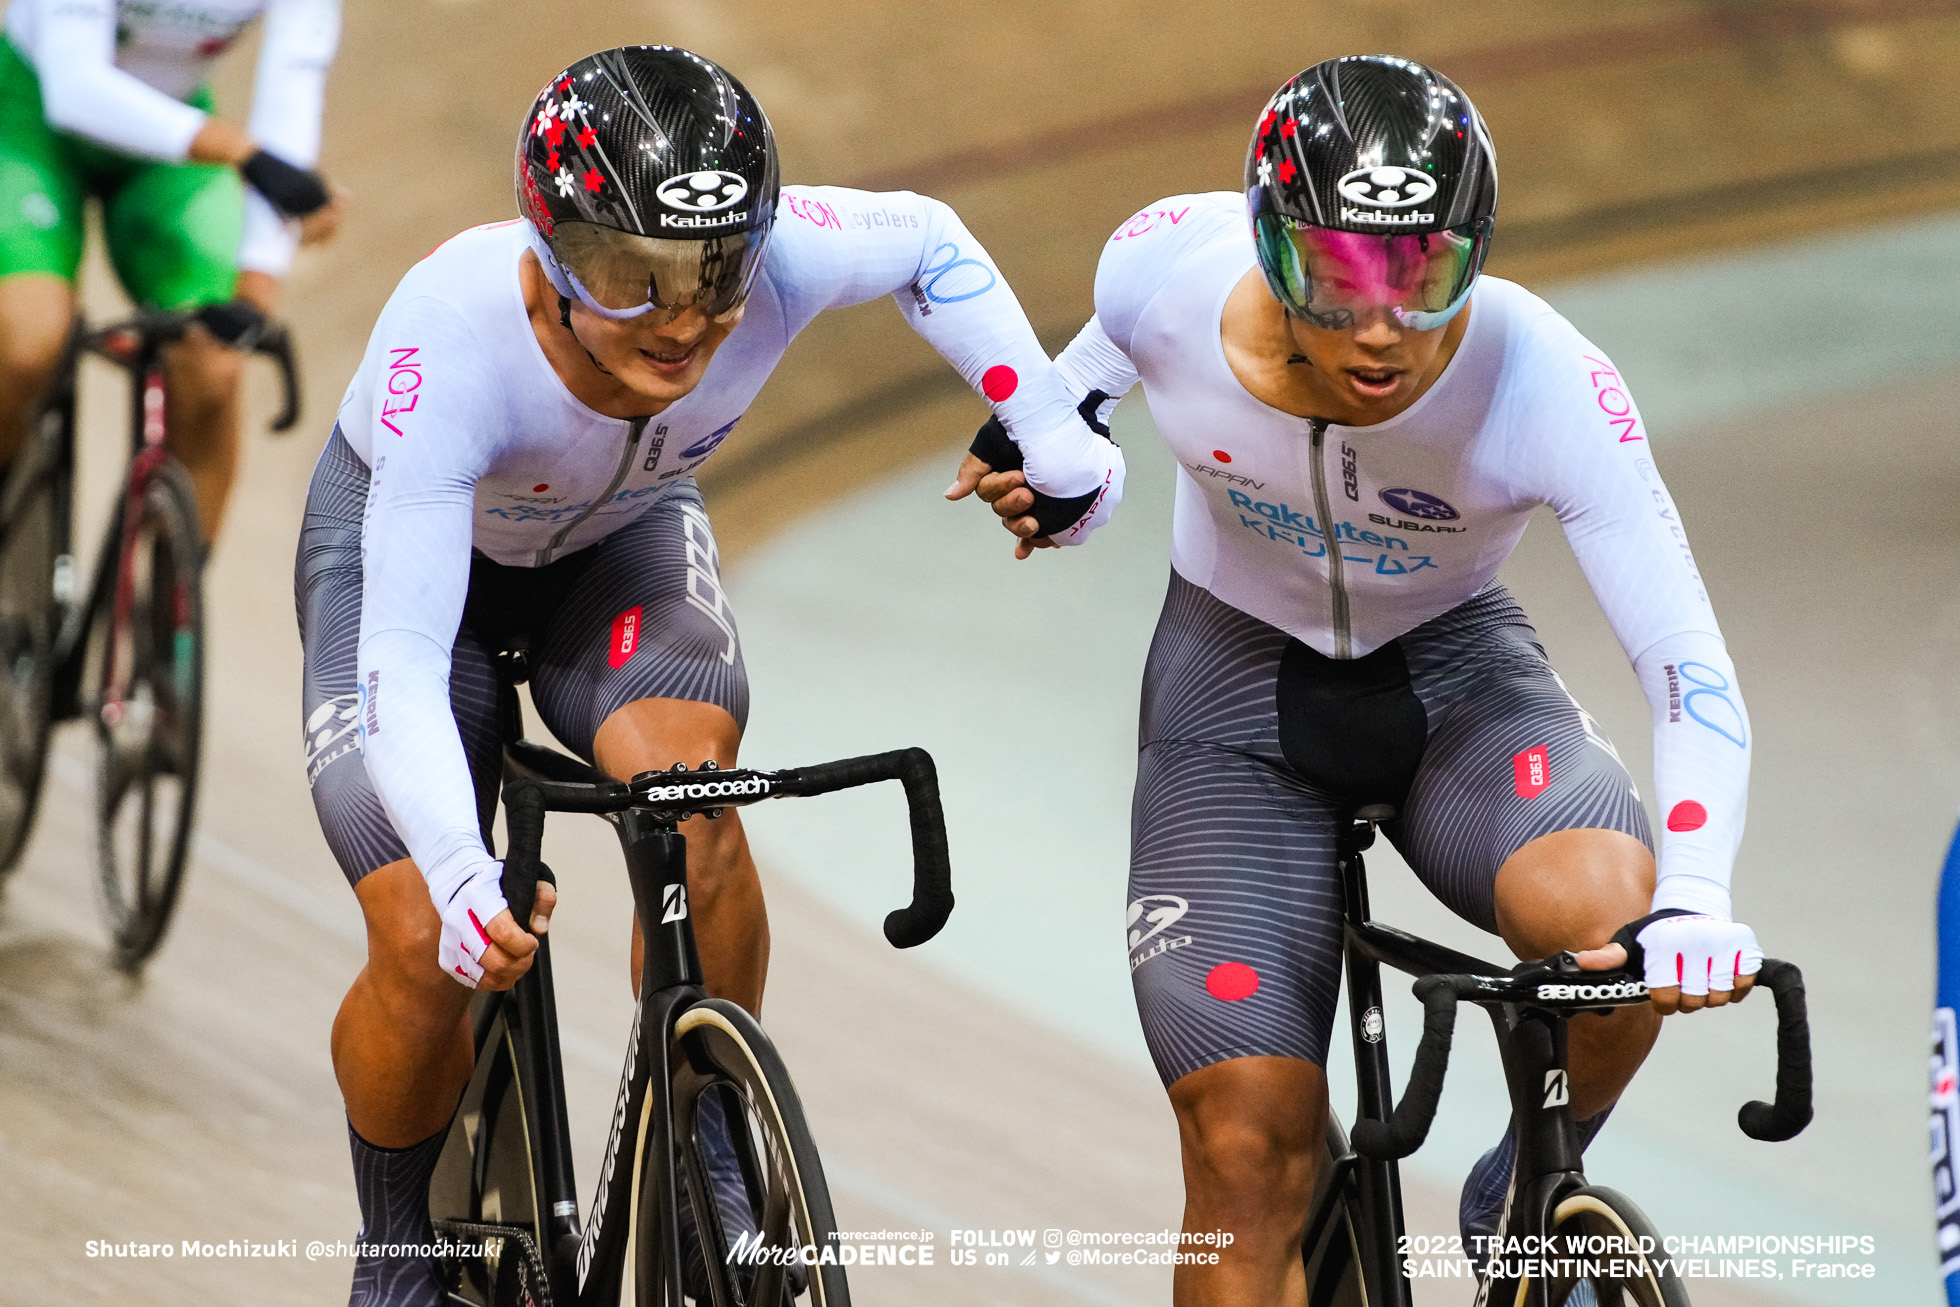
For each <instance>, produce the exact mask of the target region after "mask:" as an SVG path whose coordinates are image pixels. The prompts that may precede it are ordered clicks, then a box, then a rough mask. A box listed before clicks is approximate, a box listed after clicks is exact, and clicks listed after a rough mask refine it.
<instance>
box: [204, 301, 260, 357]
mask: <svg viewBox="0 0 1960 1307" xmlns="http://www.w3.org/2000/svg"><path fill="white" fill-rule="evenodd" d="M191 316H192V317H194V318H196V319H197V320H198V321H199V322H200V323H202V324H203V325H204V329H205V330H206V331H208V332H210V333H211V334H212V335H213V336H216V337H217V338H218V340H219V341H220V342H222V343H223V344H226V345H229V346H231V347H232V348H233V349H246V350H249V349H257V348H258V344H259V340H260V338H261V337H263V336H264V335H265V332H266V328H267V327H269V326H270V325H271V322H270V320H269V319H267V317H266V316H265V313H264V311H263V310H261V309H260V308H259V306H258V305H256V304H254V303H252V301H250V300H227V301H225V302H224V303H223V304H206V305H205V306H204V307H203V308H201V309H199V310H198V311H197V312H196V313H194V314H192V315H191Z"/></svg>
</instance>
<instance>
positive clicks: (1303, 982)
mask: <svg viewBox="0 0 1960 1307" xmlns="http://www.w3.org/2000/svg"><path fill="white" fill-rule="evenodd" d="M1335 821H1336V810H1335V808H1334V806H1333V805H1332V804H1330V803H1329V802H1327V801H1326V800H1325V799H1324V798H1323V797H1321V796H1319V795H1317V794H1315V793H1314V792H1313V791H1312V790H1311V789H1310V788H1309V787H1307V786H1306V785H1304V784H1303V783H1301V782H1300V781H1299V780H1298V779H1297V778H1296V777H1293V776H1291V775H1289V774H1287V772H1286V771H1285V770H1284V769H1283V768H1280V767H1276V766H1274V765H1273V764H1272V763H1270V762H1267V761H1265V760H1263V759H1259V758H1255V757H1253V756H1251V755H1249V754H1245V753H1241V752H1238V751H1236V750H1231V749H1222V748H1218V747H1215V746H1211V745H1202V744H1177V743H1157V744H1152V745H1150V746H1148V747H1146V748H1145V749H1144V750H1143V751H1142V753H1141V755H1140V757H1139V759H1138V766H1137V788H1136V801H1135V808H1134V815H1133V819H1132V845H1131V858H1130V905H1129V912H1128V923H1129V947H1130V979H1131V983H1132V985H1133V987H1134V988H1135V991H1136V1001H1137V1010H1138V1013H1139V1015H1140V1016H1141V1017H1142V1019H1143V1031H1144V1039H1145V1041H1146V1042H1147V1043H1148V1044H1149V1046H1150V1055H1151V1057H1152V1059H1153V1060H1154V1061H1155V1062H1156V1065H1157V1073H1158V1075H1160V1076H1161V1077H1162V1078H1163V1081H1164V1083H1165V1084H1166V1085H1169V1084H1171V1083H1172V1082H1174V1081H1176V1080H1178V1079H1179V1078H1181V1077H1183V1076H1186V1075H1188V1074H1190V1073H1191V1072H1193V1071H1195V1070H1198V1069H1199V1068H1200V1067H1205V1066H1210V1065H1211V1064H1213V1063H1216V1062H1222V1061H1225V1060H1227V1059H1229V1058H1238V1057H1259V1056H1272V1057H1292V1058H1304V1059H1306V1060H1307V1061H1310V1062H1314V1063H1320V1064H1324V1063H1325V1062H1326V1058H1327V1037H1328V1032H1329V1031H1330V1030H1331V1029H1332V1025H1333V1019H1334V1006H1335V999H1336V997H1337V995H1338V992H1339V989H1340V947H1341V934H1340V908H1341V896H1340V884H1339V881H1338V879H1337V878H1336V876H1335V871H1334V832H1335Z"/></svg>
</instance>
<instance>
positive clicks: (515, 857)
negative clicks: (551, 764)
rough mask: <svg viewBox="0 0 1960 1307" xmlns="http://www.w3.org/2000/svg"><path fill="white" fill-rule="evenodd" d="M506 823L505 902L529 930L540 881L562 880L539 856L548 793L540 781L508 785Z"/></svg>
mask: <svg viewBox="0 0 1960 1307" xmlns="http://www.w3.org/2000/svg"><path fill="white" fill-rule="evenodd" d="M504 826H505V830H506V832H507V833H508V835H509V837H510V838H509V847H508V848H506V849H505V850H504V874H503V877H502V880H501V885H502V888H503V891H504V902H505V903H507V904H509V905H510V915H511V919H512V920H514V921H515V922H516V923H517V924H518V927H519V928H520V929H523V930H527V931H528V930H529V929H531V909H532V907H533V906H535V904H536V902H537V896H538V882H539V881H541V880H542V881H545V882H547V883H548V884H553V885H555V884H557V883H558V882H557V880H556V879H554V878H553V876H552V874H551V869H550V868H549V867H547V866H545V865H544V863H542V862H540V861H539V860H538V855H539V852H540V851H541V850H542V848H543V847H544V795H543V794H542V793H540V792H539V790H538V787H537V786H536V785H534V784H532V783H531V782H529V781H517V782H514V783H512V784H510V785H507V786H505V787H504Z"/></svg>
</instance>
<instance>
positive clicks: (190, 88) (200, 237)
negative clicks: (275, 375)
mask: <svg viewBox="0 0 1960 1307" xmlns="http://www.w3.org/2000/svg"><path fill="white" fill-rule="evenodd" d="M261 13H263V14H264V15H265V18H266V23H265V32H264V37H263V41H262V45H261V52H260V55H259V68H258V81H257V85H256V88H255V90H254V92H253V97H252V117H251V126H250V130H249V131H241V130H240V129H238V128H237V127H234V126H232V125H231V124H229V123H225V122H221V121H219V120H218V119H217V118H215V117H213V116H211V110H212V96H211V89H210V87H209V86H208V85H207V84H206V81H205V79H206V77H207V76H208V75H209V73H210V70H211V65H212V63H213V62H214V61H215V60H216V59H217V57H218V56H219V55H221V54H223V53H224V51H225V49H226V48H227V47H228V46H230V45H231V43H232V42H233V41H234V40H236V39H237V37H238V34H239V32H240V30H241V29H243V28H244V26H245V25H246V24H247V23H248V22H250V21H251V20H252V19H253V18H255V17H257V16H258V15H259V14H261ZM339 39H340V3H339V0H174V2H173V3H170V4H144V3H131V2H129V0H11V2H10V3H9V4H8V6H7V16H6V32H5V36H4V37H0V465H4V464H5V463H7V462H9V461H11V459H12V458H13V455H14V451H15V450H16V449H18V448H19V446H20V442H21V440H22V439H23V438H24V436H25V434H26V424H27V421H28V419H29V417H30V416H31V414H32V412H33V408H34V405H35V402H36V401H37V400H38V399H39V397H40V395H41V392H42V390H43V388H44V387H45V386H46V384H47V382H48V378H49V376H50V374H51V373H52V372H53V370H54V368H55V366H56V364H57V363H58V362H59V360H60V357H61V352H62V347H63V345H64V344H65V343H66V341H67V338H68V332H69V328H70V326H71V324H72V322H73V320H74V315H75V274H76V270H77V269H78V268H79V267H80V265H81V259H82V236H83V201H84V199H86V198H87V197H89V196H94V197H95V198H96V199H98V200H100V201H101V204H102V227H103V231H104V233H105V234H106V236H107V238H108V246H109V259H110V262H111V263H112V264H113V265H114V267H115V270H116V276H117V277H118V279H120V280H121V282H122V285H123V289H124V290H125V291H127V292H128V294H129V297H130V298H131V299H132V300H134V301H135V302H136V303H137V304H138V305H140V306H142V307H145V308H156V309H166V310H178V311H194V312H195V313H196V314H197V318H198V324H197V325H196V326H194V327H193V328H192V329H191V332H190V334H189V335H187V336H186V337H185V338H184V339H183V340H182V341H180V342H178V343H177V344H175V345H173V346H171V347H170V349H169V351H168V354H167V356H166V357H167V362H168V366H169V369H170V384H169V391H168V394H169V402H170V412H169V414H168V422H169V430H170V443H171V448H172V449H173V451H174V452H175V453H176V455H177V457H178V458H179V459H181V460H182V461H183V464H184V467H185V468H186V470H188V471H189V473H190V475H191V481H192V483H193V485H195V487H196V490H197V501H198V502H197V506H198V514H199V519H200V521H201V523H202V526H203V531H204V538H205V541H206V543H209V542H210V541H212V540H214V539H216V538H217V534H218V526H219V523H220V522H221V521H222V519H223V517H224V509H225V499H226V497H227V495H228V494H229V493H230V490H231V483H232V478H233V476H234V474H235V472H236V470H237V467H238V382H239V376H240V374H241V372H242V370H243V368H242V357H243V356H242V355H241V354H240V352H239V349H240V348H243V347H249V345H250V344H251V342H252V339H253V338H254V337H255V335H256V333H257V331H258V330H259V328H260V327H261V325H262V324H263V321H264V315H265V314H267V313H269V312H270V311H271V309H272V307H273V302H274V299H275V297H276V294H277V288H278V278H279V277H281V276H283V275H284V274H285V272H286V269H287V267H288V266H289V265H290V264H291V262H292V257H293V248H294V246H295V245H296V244H298V243H300V242H302V241H303V242H307V243H311V242H314V241H319V240H325V239H326V238H327V237H329V236H331V235H332V234H333V231H334V229H335V228H336V227H337V226H338V224H339V221H340V211H341V205H340V203H339V202H338V201H337V200H336V199H335V198H334V197H333V196H332V194H331V193H330V192H329V191H328V189H327V187H326V185H325V184H324V183H323V182H322V181H321V180H320V178H319V177H318V176H316V175H314V174H313V173H311V172H308V171H306V170H307V169H308V168H310V167H312V165H313V162H314V160H315V158H316V157H317V156H318V154H319V150H320V110H321V100H322V97H323V95H324V93H325V89H326V80H327V69H328V68H329V66H330V65H331V64H332V63H333V56H334V49H335V46H336V45H337V43H338V41H339Z"/></svg>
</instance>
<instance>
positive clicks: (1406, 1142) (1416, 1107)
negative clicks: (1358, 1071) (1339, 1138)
mask: <svg viewBox="0 0 1960 1307" xmlns="http://www.w3.org/2000/svg"><path fill="white" fill-rule="evenodd" d="M1413 992H1414V994H1415V996H1416V997H1417V998H1418V999H1421V1000H1422V1009H1423V1015H1422V1042H1421V1043H1420V1044H1418V1045H1417V1046H1416V1060H1415V1065H1413V1066H1412V1067H1410V1068H1409V1083H1408V1085H1407V1086H1406V1087H1405V1088H1404V1089H1403V1090H1402V1101H1401V1102H1399V1103H1397V1104H1396V1105H1395V1112H1394V1115H1393V1116H1391V1117H1390V1118H1389V1119H1388V1120H1387V1121H1369V1120H1361V1121H1356V1122H1355V1123H1354V1133H1353V1135H1352V1136H1350V1141H1351V1142H1352V1143H1353V1144H1354V1151H1355V1152H1357V1153H1360V1154H1361V1155H1362V1156H1363V1157H1367V1158H1372V1159H1373V1160H1375V1161H1377V1162H1392V1161H1395V1160H1396V1159H1398V1158H1403V1157H1407V1156H1408V1155H1409V1154H1410V1153H1413V1152H1415V1151H1416V1149H1418V1148H1420V1147H1422V1141H1423V1140H1425V1139H1427V1138H1428V1137H1429V1126H1430V1123H1431V1122H1433V1121H1434V1120H1435V1119H1436V1104H1437V1103H1438V1102H1439V1101H1440V1100H1441V1099H1442V1097H1443V1072H1444V1071H1446V1070H1447V1069H1448V1068H1449V1064H1450V1041H1451V1039H1452V1038H1453V1037H1454V1035H1455V1033H1456V990H1455V989H1454V988H1453V987H1452V985H1451V982H1450V979H1449V977H1447V976H1424V977H1423V978H1422V979H1421V980H1418V981H1417V982H1416V983H1415V986H1414V989H1413Z"/></svg>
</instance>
